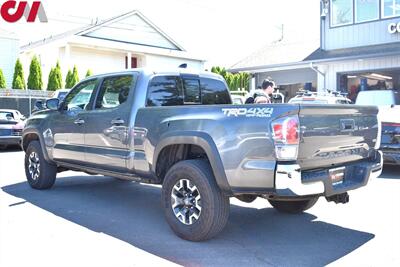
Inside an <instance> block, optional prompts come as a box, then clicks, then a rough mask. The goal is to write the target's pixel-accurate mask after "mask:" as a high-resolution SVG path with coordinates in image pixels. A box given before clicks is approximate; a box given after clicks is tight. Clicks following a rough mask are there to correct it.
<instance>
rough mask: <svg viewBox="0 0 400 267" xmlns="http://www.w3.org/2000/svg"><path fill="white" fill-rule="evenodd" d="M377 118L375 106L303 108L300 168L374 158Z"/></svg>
mask: <svg viewBox="0 0 400 267" xmlns="http://www.w3.org/2000/svg"><path fill="white" fill-rule="evenodd" d="M377 114H378V109H377V108H376V107H373V106H356V105H326V106H320V105H300V113H299V120H300V131H301V133H300V137H301V140H300V144H299V155H298V162H299V164H300V166H301V167H302V168H303V169H312V168H317V167H327V166H335V165H340V164H341V163H344V162H350V161H357V160H361V159H365V158H368V157H370V156H372V155H373V153H374V147H375V143H376V141H377V137H378V129H379V127H378V119H377Z"/></svg>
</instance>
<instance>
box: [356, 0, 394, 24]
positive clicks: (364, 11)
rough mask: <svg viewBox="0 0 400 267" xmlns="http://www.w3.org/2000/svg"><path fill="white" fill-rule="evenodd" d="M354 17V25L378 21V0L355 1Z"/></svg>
mask: <svg viewBox="0 0 400 267" xmlns="http://www.w3.org/2000/svg"><path fill="white" fill-rule="evenodd" d="M399 1H400V0H399ZM355 15H356V17H355V19H356V20H355V22H356V23H358V22H365V21H371V20H377V19H379V0H355Z"/></svg>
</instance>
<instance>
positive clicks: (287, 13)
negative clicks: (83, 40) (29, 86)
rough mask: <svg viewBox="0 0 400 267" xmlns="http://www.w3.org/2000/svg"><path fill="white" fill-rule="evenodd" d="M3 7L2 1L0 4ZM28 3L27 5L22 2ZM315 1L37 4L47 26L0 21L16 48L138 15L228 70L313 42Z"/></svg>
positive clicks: (47, 0) (55, 0)
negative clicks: (266, 50) (273, 50)
mask: <svg viewBox="0 0 400 267" xmlns="http://www.w3.org/2000/svg"><path fill="white" fill-rule="evenodd" d="M1 2H3V1H1ZM28 2H31V1H28ZM319 2H320V1H319V0H303V1H298V0H242V1H232V0H231V1H229V0H140V1H138V0H129V1H127V0H112V1H98V0H97V1H94V0H84V1H83V0H68V1H67V0H42V3H43V6H44V9H45V11H46V14H47V17H48V19H49V22H48V23H39V22H37V23H26V22H25V21H24V20H23V19H22V20H21V21H19V22H17V23H13V24H10V23H6V22H5V21H4V20H2V21H0V28H2V29H5V30H7V31H11V32H14V33H16V34H17V35H18V37H19V39H20V45H24V44H26V43H29V42H33V41H36V40H40V39H43V38H45V37H48V36H51V35H56V34H59V33H62V32H64V31H68V30H70V29H74V28H78V27H81V26H84V25H85V24H89V23H90V22H91V21H93V20H94V21H95V20H96V19H98V20H103V19H107V18H110V17H114V16H118V15H120V14H123V13H126V12H129V11H131V10H139V11H140V12H141V13H142V14H144V15H145V16H146V17H147V18H148V19H150V20H151V21H152V22H153V23H154V24H156V25H157V26H158V27H159V28H160V29H162V30H163V31H164V32H165V33H167V34H168V35H169V36H171V37H172V38H173V39H174V40H175V41H176V42H178V43H179V44H180V45H181V46H183V47H184V48H185V50H186V51H188V52H189V53H191V54H193V55H196V56H199V57H201V58H204V59H206V60H207V61H208V63H207V64H206V66H214V65H218V66H223V67H230V66H232V65H233V64H235V63H236V62H238V61H240V60H241V59H243V58H245V57H246V56H248V55H250V54H252V53H253V52H254V51H256V50H257V49H260V48H261V47H263V46H265V45H266V44H268V43H271V42H273V41H276V40H278V39H280V38H281V35H282V30H281V29H282V25H284V27H283V29H284V30H283V36H284V38H285V39H286V40H291V41H294V42H301V41H302V40H304V38H314V39H315V38H318V36H319Z"/></svg>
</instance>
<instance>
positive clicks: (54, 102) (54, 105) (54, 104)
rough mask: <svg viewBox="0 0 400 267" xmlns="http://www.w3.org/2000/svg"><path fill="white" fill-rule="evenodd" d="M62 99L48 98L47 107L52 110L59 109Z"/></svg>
mask: <svg viewBox="0 0 400 267" xmlns="http://www.w3.org/2000/svg"><path fill="white" fill-rule="evenodd" d="M59 105H60V100H59V99H58V98H51V99H48V100H46V108H48V109H50V110H58V107H59Z"/></svg>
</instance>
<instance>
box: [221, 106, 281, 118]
mask: <svg viewBox="0 0 400 267" xmlns="http://www.w3.org/2000/svg"><path fill="white" fill-rule="evenodd" d="M222 112H223V113H224V115H225V116H227V117H232V116H233V117H239V116H243V117H248V118H250V117H259V118H269V117H271V115H272V114H273V113H274V108H223V109H222Z"/></svg>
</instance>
